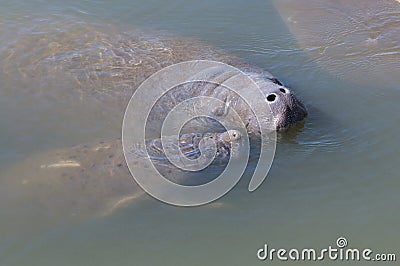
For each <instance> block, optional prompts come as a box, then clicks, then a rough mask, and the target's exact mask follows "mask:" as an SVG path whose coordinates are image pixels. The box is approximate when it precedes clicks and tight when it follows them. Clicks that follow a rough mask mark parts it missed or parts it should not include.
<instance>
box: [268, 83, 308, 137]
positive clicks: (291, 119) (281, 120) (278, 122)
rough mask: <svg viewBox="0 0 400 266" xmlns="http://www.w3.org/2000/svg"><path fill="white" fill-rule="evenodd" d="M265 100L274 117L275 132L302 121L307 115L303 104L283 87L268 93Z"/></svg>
mask: <svg viewBox="0 0 400 266" xmlns="http://www.w3.org/2000/svg"><path fill="white" fill-rule="evenodd" d="M265 100H266V102H267V103H268V105H269V106H270V107H271V111H272V114H273V115H274V118H275V127H276V130H282V129H287V128H288V127H290V126H292V125H294V124H296V123H298V122H301V121H303V120H304V118H305V117H306V116H307V114H308V113H307V109H306V107H305V106H304V104H303V103H302V102H301V101H300V100H299V99H297V98H296V96H295V95H294V94H293V92H292V91H291V90H290V89H289V88H287V87H284V86H279V87H276V88H274V89H273V90H271V91H269V92H268V93H267V95H266V99H265Z"/></svg>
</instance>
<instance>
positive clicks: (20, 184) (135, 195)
mask: <svg viewBox="0 0 400 266" xmlns="http://www.w3.org/2000/svg"><path fill="white" fill-rule="evenodd" d="M204 138H209V139H212V140H213V141H214V143H215V145H216V146H215V147H216V155H215V167H218V165H219V164H224V163H226V162H227V161H228V160H229V158H230V156H231V148H232V145H233V144H235V143H236V144H237V143H239V141H240V139H241V134H240V132H239V131H236V130H230V131H227V132H223V133H206V134H198V133H191V134H183V135H181V136H179V138H176V137H171V138H167V139H164V141H165V142H164V143H166V145H167V146H169V145H171V146H175V145H177V146H176V149H179V150H180V151H181V152H182V153H183V155H185V156H187V157H188V158H191V159H194V158H197V157H198V156H200V155H201V154H200V153H201V150H200V146H199V145H200V142H201V140H202V139H204ZM131 148H132V149H131V151H130V152H128V153H127V154H128V155H127V156H129V159H130V160H134V161H135V162H136V163H137V164H143V163H144V162H145V160H144V157H145V156H147V155H148V156H149V157H150V158H151V159H152V162H153V163H154V164H155V165H156V166H157V169H158V170H159V171H160V173H161V174H163V175H166V176H168V174H170V175H169V176H170V177H171V179H173V181H175V182H179V181H185V180H188V179H190V178H191V176H190V172H187V171H184V170H179V169H176V167H174V166H173V165H171V164H170V163H168V160H167V159H166V157H165V154H164V153H163V147H162V144H161V140H160V139H152V140H148V141H146V146H143V145H141V144H137V145H135V146H134V147H131ZM208 148H209V147H208V146H207V145H206V146H205V147H203V149H202V152H204V151H206V150H207V149H208ZM146 151H147V152H146ZM143 167H146V165H143ZM171 169H173V171H171ZM171 173H172V174H171ZM189 181H190V180H189ZM0 190H1V193H0V204H1V205H3V204H5V205H4V206H2V208H4V209H7V208H9V206H13V208H15V209H14V210H13V211H14V212H18V210H19V209H21V208H22V209H27V210H30V211H31V212H33V213H35V215H37V216H39V217H47V218H48V219H50V220H51V219H55V220H60V219H61V220H63V219H69V218H73V217H75V216H77V217H79V218H80V219H81V218H83V217H90V216H94V215H106V214H109V213H111V212H112V211H114V210H115V209H117V208H119V207H121V206H123V205H124V204H126V203H128V202H135V201H137V200H139V198H141V197H142V196H143V194H144V191H143V190H142V189H141V188H140V187H138V185H137V184H136V183H135V181H134V180H133V178H132V176H131V174H130V173H129V170H128V167H127V165H126V161H125V158H124V156H123V153H122V146H121V142H120V141H117V140H116V141H107V142H96V143H92V144H82V145H78V146H74V147H71V148H65V149H59V150H55V151H49V152H46V153H43V154H37V155H35V156H32V157H30V158H28V159H27V160H25V161H23V162H21V163H18V164H16V165H15V166H14V167H11V168H10V169H9V170H8V171H6V173H5V175H4V178H3V179H2V180H1V186H0Z"/></svg>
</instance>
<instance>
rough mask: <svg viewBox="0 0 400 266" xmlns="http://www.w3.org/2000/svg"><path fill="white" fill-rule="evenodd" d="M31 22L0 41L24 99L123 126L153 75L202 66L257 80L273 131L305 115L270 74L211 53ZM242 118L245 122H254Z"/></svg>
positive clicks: (177, 43) (87, 27) (105, 28)
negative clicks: (222, 66) (217, 65)
mask: <svg viewBox="0 0 400 266" xmlns="http://www.w3.org/2000/svg"><path fill="white" fill-rule="evenodd" d="M32 19H33V20H34V21H33V22H30V23H29V22H27V21H26V18H21V19H20V21H18V22H16V23H15V24H16V26H15V27H18V26H19V27H25V28H24V29H23V30H21V29H13V30H14V31H10V32H3V33H0V34H6V36H7V40H8V43H6V44H5V45H4V48H3V49H2V50H0V57H1V58H4V62H5V64H4V65H3V66H2V71H3V74H4V75H6V76H7V75H9V76H12V77H16V78H17V79H18V80H21V82H22V81H25V82H26V83H27V84H26V88H23V90H26V91H25V93H27V92H29V93H31V94H34V95H35V94H39V95H38V96H39V97H49V99H51V100H53V101H60V102H62V101H68V100H71V101H77V100H78V101H80V102H82V104H83V105H87V106H90V108H91V109H90V110H92V111H93V112H98V113H104V114H105V115H104V118H103V119H104V120H113V121H121V120H122V116H123V112H124V109H125V107H126V104H127V103H128V101H129V99H130V97H131V95H132V93H133V92H134V91H135V89H136V88H137V87H138V86H139V85H140V84H141V83H142V82H143V81H144V80H145V79H146V78H148V77H149V76H150V75H152V74H154V73H155V72H156V71H158V70H161V69H162V68H164V67H166V66H169V65H171V64H175V63H179V62H183V61H188V60H203V59H204V60H214V61H221V62H224V63H227V64H230V65H232V66H235V67H238V68H239V69H241V70H242V71H243V72H245V73H246V74H248V75H249V76H250V77H251V78H252V79H254V80H255V81H256V83H257V84H258V85H259V86H260V88H261V90H262V92H263V94H264V95H265V101H266V103H267V104H268V105H269V106H270V107H271V109H272V113H273V115H274V120H275V121H276V123H275V125H274V127H275V129H281V128H287V127H289V126H290V125H293V124H295V123H297V122H299V121H301V120H303V119H304V117H305V116H306V115H307V112H306V110H305V108H304V106H303V105H302V104H301V103H300V102H299V101H298V100H297V99H296V97H295V96H294V94H293V92H292V91H291V90H290V89H289V88H287V87H285V86H284V85H283V84H282V83H281V82H280V81H279V80H278V79H277V78H275V77H274V76H272V75H271V74H270V73H269V72H267V71H265V70H262V69H260V68H259V67H256V66H251V65H249V64H247V63H246V62H244V61H243V60H241V59H239V58H237V57H235V56H232V55H229V54H227V53H225V52H223V51H220V50H219V49H216V48H214V47H210V46H207V45H205V44H200V43H198V42H194V41H189V40H177V39H176V38H175V39H172V38H167V37H164V38H163V37H157V38H155V37H152V36H147V35H144V34H142V33H138V32H133V33H132V32H121V31H118V30H116V29H115V28H114V27H112V26H110V25H103V24H102V25H99V24H96V23H92V24H88V23H82V22H79V21H67V22H66V21H64V20H65V19H62V18H56V19H54V18H52V17H50V18H46V19H43V18H32ZM2 39H5V38H2ZM15 73H18V75H15ZM214 91H215V90H211V91H210V88H209V87H206V86H203V87H201V86H195V87H194V88H188V87H187V86H186V87H185V88H183V90H182V91H180V92H178V94H186V95H188V96H192V97H193V96H195V95H199V94H200V95H210V96H212V97H217V98H218V97H220V96H219V95H218V94H217V93H214ZM180 97H181V96H180ZM220 100H223V101H224V100H226V99H225V98H221V99H220ZM169 108H171V107H170V106H169V107H168V109H167V110H164V111H169ZM244 109H246V110H244ZM248 109H249V107H246V106H244V105H240V106H239V108H238V110H237V111H240V112H242V113H248ZM247 116H250V115H247V114H246V115H243V119H244V120H247V119H251V118H250V117H247ZM260 126H262V125H260Z"/></svg>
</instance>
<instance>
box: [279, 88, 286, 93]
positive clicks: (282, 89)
mask: <svg viewBox="0 0 400 266" xmlns="http://www.w3.org/2000/svg"><path fill="white" fill-rule="evenodd" d="M279 90H280V91H281V92H282V93H287V90H285V89H284V88H280V89H279Z"/></svg>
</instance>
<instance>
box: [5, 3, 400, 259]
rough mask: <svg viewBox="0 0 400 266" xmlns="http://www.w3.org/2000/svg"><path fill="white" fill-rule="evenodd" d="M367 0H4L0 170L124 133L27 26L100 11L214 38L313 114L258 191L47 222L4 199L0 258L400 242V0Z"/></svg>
mask: <svg viewBox="0 0 400 266" xmlns="http://www.w3.org/2000/svg"><path fill="white" fill-rule="evenodd" d="M365 2H368V3H367V4H365V5H361V4H359V3H360V1H289V0H285V1H251V2H248V1H226V0H218V1H213V3H208V2H205V1H204V2H203V1H183V0H182V1H172V3H170V1H169V2H162V1H141V0H140V1H134V2H132V1H122V0H121V1H112V2H111V1H92V0H86V1H69V2H68V3H67V2H62V1H56V2H53V1H12V2H10V1H1V2H0V6H1V8H0V55H1V57H0V65H1V66H2V71H1V72H0V79H1V81H2V82H1V84H0V122H1V130H0V147H1V151H0V169H1V172H0V179H1V177H3V176H5V174H3V173H6V172H7V171H8V168H9V166H11V165H18V162H20V161H21V160H24V159H26V158H29V157H30V156H34V154H38V153H42V152H45V151H47V150H51V149H57V148H62V147H66V146H70V145H77V144H81V143H85V142H89V141H91V140H93V139H104V138H118V137H119V136H120V122H121V121H120V120H118V119H116V120H113V119H108V117H109V115H110V113H109V112H114V111H115V110H114V111H113V110H112V109H111V108H107V106H104V107H103V108H99V109H96V111H95V112H94V111H93V110H94V109H93V108H98V101H97V100H96V97H91V98H90V97H89V98H90V100H88V101H86V102H84V103H82V102H81V101H80V100H79V99H80V97H81V94H80V93H79V91H76V90H74V88H75V87H73V86H71V84H72V83H71V80H70V79H67V78H65V77H64V76H63V75H60V76H58V75H56V76H52V77H51V79H49V76H50V75H48V73H49V72H46V73H47V74H46V75H47V76H44V75H43V76H41V73H40V72H38V73H36V72H35V71H34V70H35V69H34V68H31V67H30V66H31V65H30V63H31V62H32V60H33V61H34V59H35V56H37V55H38V54H37V53H40V51H35V52H34V53H32V50H30V47H33V46H35V43H32V42H23V41H21V36H22V37H23V36H26V35H27V33H29V34H31V33H32V32H33V35H34V29H35V28H40V27H39V26H40V25H41V24H43V23H44V22H45V21H46V20H48V21H51V24H50V25H48V28H49V29H54V28H55V27H57V29H59V32H58V33H59V34H60V36H62V34H63V30H65V29H68V28H71V27H72V26H74V25H78V26H79V25H80V26H81V28H83V29H84V28H85V27H86V26H88V25H93V24H95V25H96V27H101V28H104V29H105V28H107V29H105V32H108V33H109V34H114V33H115V34H121V35H122V36H132V35H130V34H132V32H141V33H143V34H146V35H149V36H152V35H154V36H155V37H154V38H156V37H159V36H162V35H173V36H182V37H180V38H190V39H193V40H198V41H202V42H206V43H207V44H210V45H214V46H216V47H219V48H222V49H224V50H226V51H228V52H231V53H232V54H234V55H236V56H240V57H242V58H244V59H246V60H247V61H249V62H251V63H252V64H254V65H257V66H259V67H262V68H264V69H266V70H268V71H270V72H271V73H272V74H274V75H276V76H277V77H279V78H280V79H281V80H282V81H283V82H284V83H285V84H287V85H289V86H290V87H291V88H293V90H294V91H295V92H296V93H297V95H298V96H299V97H300V98H301V99H302V100H303V101H304V103H305V104H306V105H307V107H308V109H309V113H310V115H309V117H308V118H307V120H306V123H305V124H304V127H303V128H297V129H293V130H290V131H288V132H285V133H282V134H279V136H280V141H279V143H278V147H277V153H276V157H275V160H274V163H273V165H272V168H271V171H270V173H269V175H268V178H267V180H266V182H264V183H263V185H262V186H261V187H260V188H259V189H258V190H256V191H255V192H253V193H251V194H250V193H248V192H247V190H246V189H247V185H248V178H247V179H246V178H244V180H242V181H241V182H240V183H239V184H238V186H237V187H236V188H235V189H234V190H233V191H231V192H230V193H229V194H228V195H227V196H225V197H223V198H222V199H220V200H218V201H217V204H214V205H212V206H203V207H198V208H178V207H173V206H168V205H165V204H162V203H160V202H158V201H156V200H152V199H148V200H145V201H141V202H138V203H137V204H132V205H129V206H127V207H125V208H121V209H120V210H118V211H116V212H114V213H113V214H112V215H110V216H107V217H93V218H90V219H83V220H79V219H77V220H78V221H72V222H68V221H66V222H57V223H48V221H46V220H44V219H41V217H38V216H37V215H35V211H34V210H30V209H25V210H24V208H23V206H22V207H21V205H19V206H13V205H11V204H8V203H7V202H3V203H2V204H1V206H2V209H0V217H2V219H1V221H0V234H1V238H0V264H1V265H41V266H43V265H97V266H98V265H110V264H115V265H165V264H167V265H256V264H262V262H259V261H258V260H257V258H256V251H257V249H258V248H260V247H261V246H262V245H263V244H264V243H268V244H269V245H271V246H273V247H275V248H279V247H285V248H291V247H298V248H303V247H314V248H324V247H326V246H328V245H333V244H334V242H335V241H336V238H337V237H339V236H345V237H346V238H347V239H348V241H349V243H350V245H351V246H354V247H360V248H367V247H368V248H371V249H373V250H376V251H380V252H398V250H396V248H398V246H399V234H398V230H397V229H398V224H399V222H400V219H399V218H400V216H399V214H398V205H399V201H400V198H399V194H398V191H397V190H398V187H399V185H400V182H399V174H398V170H399V166H398V165H399V164H398V151H399V148H400V146H399V142H398V141H397V139H398V136H399V133H400V132H399V127H398V123H399V117H398V113H399V112H400V107H399V106H400V105H399V104H398V101H399V99H400V90H399V85H398V84H400V78H399V77H400V75H399V74H400V73H399V69H400V65H399V64H400V63H399V62H400V60H399V59H400V58H399V53H400V51H399V43H398V40H399V39H400V34H399V31H398V29H399V21H400V4H398V3H397V2H396V1H389V0H388V1H365ZM378 2H379V3H378ZM364 12H365V13H364ZM327 14H330V15H329V16H328V15H327ZM364 14H366V15H365V16H364ZM43 21H44V22H43ZM44 24H45V25H46V23H44ZM78 28H79V27H78ZM42 29H43V28H42ZM322 33H323V34H322ZM37 34H38V36H39V35H40V34H42V32H37ZM76 34H85V33H84V32H82V31H81V32H80V31H77V32H76ZM124 34H126V35H124ZM77 36H79V35H77ZM31 37H32V36H31ZM53 37H54V36H53ZM89 37H90V36H89ZM51 38H52V37H51V36H50V37H49V39H51ZM99 38H101V36H100V37H99ZM38 39H39V40H40V38H38ZM75 39H77V40H85V38H84V36H82V38H75ZM14 40H17V41H16V42H13V41H14ZM22 40H24V39H23V38H22ZM39 40H38V41H39ZM73 45H76V44H71V46H70V47H69V48H68V49H70V50H71V53H73V50H74V47H73ZM10 47H13V48H14V50H12V49H10ZM67 47H68V46H67ZM13 51H15V52H16V54H14V55H13V54H12V53H13ZM13 58H16V59H18V60H13ZM41 67H42V68H39V70H40V69H44V68H43V67H47V69H50V70H51V69H53V68H54V67H56V66H54V65H51V62H49V64H48V65H44V66H43V65H41ZM27 70H29V71H27ZM32 73H36V75H38V76H30V75H32ZM37 88H41V90H36V89H37ZM54 92H55V93H54ZM101 110H102V111H101ZM115 112H116V111H115ZM106 117H107V119H105V118H106ZM26 171H29V169H26ZM4 178H5V177H4ZM9 193H10V192H9ZM11 193H12V192H11ZM16 193H17V192H16ZM71 196H73V193H72V195H71ZM49 200H51V199H49ZM17 209H18V210H19V211H20V212H22V214H23V215H22V216H21V213H16V211H15V210H17ZM21 210H22V211H21ZM16 217H25V219H24V220H15V219H16ZM48 224H50V225H48ZM268 263H270V262H268Z"/></svg>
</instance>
